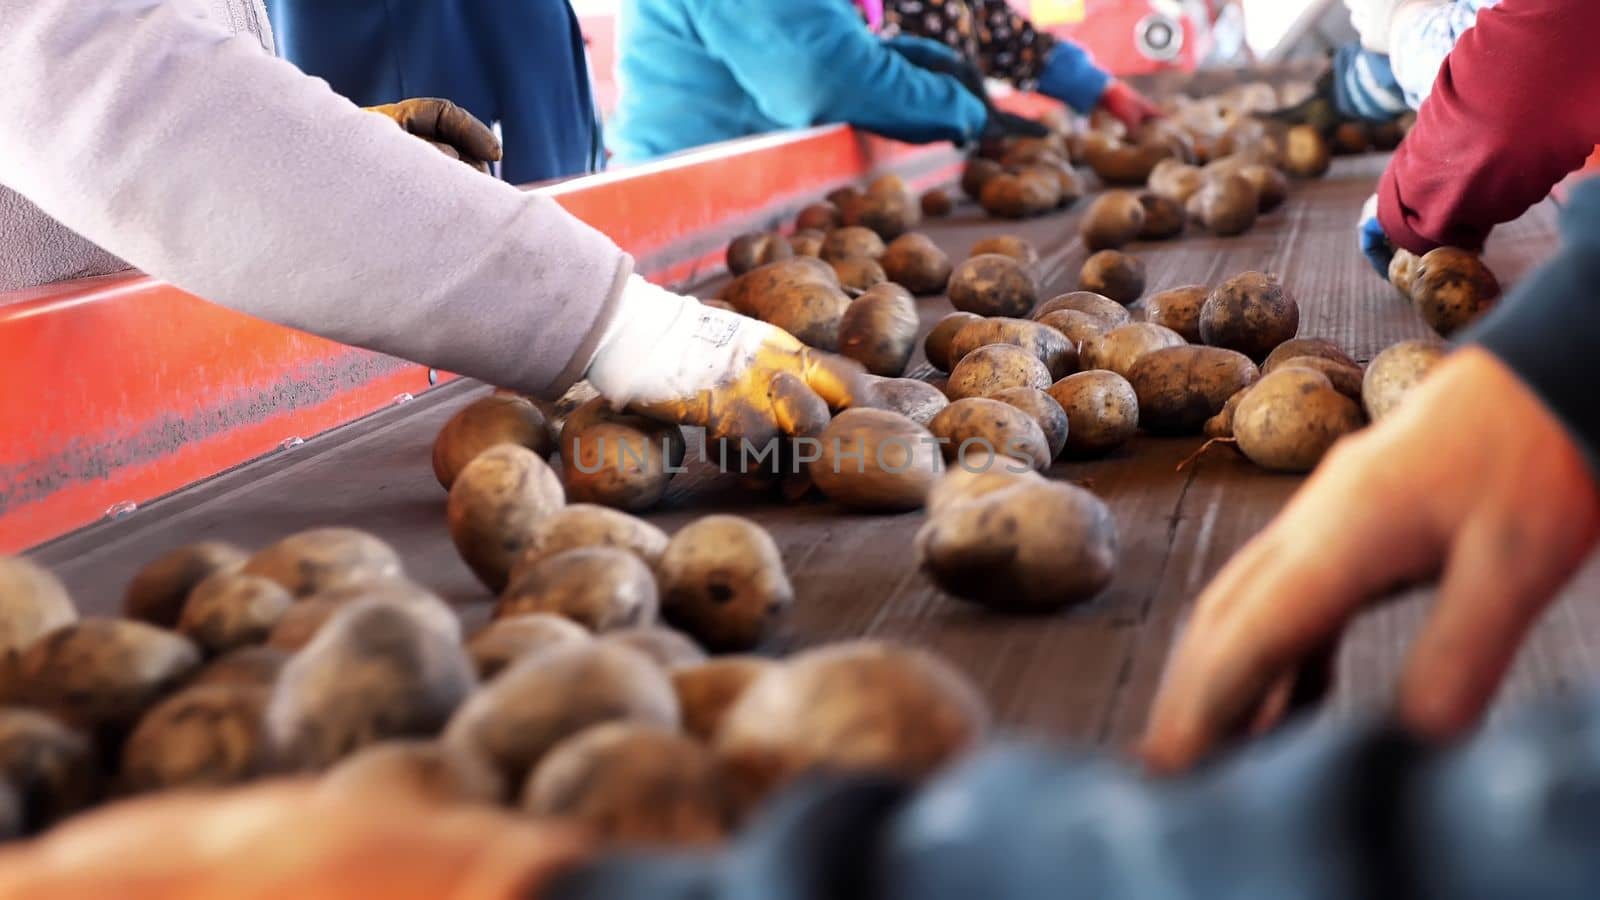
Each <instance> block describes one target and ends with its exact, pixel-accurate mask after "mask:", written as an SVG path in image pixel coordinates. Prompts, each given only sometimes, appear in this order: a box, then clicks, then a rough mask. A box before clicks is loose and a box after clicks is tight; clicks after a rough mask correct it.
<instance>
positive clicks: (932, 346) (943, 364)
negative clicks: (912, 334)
mask: <svg viewBox="0 0 1600 900" xmlns="http://www.w3.org/2000/svg"><path fill="white" fill-rule="evenodd" d="M982 318H983V317H982V316H980V315H977V314H976V313H969V312H953V313H951V314H950V315H948V316H945V317H944V318H942V319H940V320H939V322H938V324H936V325H934V326H933V330H932V331H929V332H928V336H927V337H926V338H924V339H923V341H922V353H923V355H924V356H926V357H927V358H928V365H930V366H933V367H934V368H935V369H938V370H939V371H941V372H948V371H950V369H951V368H953V367H954V366H955V360H952V359H951V358H950V344H951V342H953V341H954V340H955V338H956V334H957V333H959V332H960V331H961V329H962V328H963V327H964V326H965V325H966V324H967V323H969V322H977V321H981V320H982Z"/></svg>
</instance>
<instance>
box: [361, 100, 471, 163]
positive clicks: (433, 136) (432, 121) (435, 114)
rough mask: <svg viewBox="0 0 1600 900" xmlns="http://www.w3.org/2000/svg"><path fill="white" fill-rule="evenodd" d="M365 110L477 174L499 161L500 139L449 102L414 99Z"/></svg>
mask: <svg viewBox="0 0 1600 900" xmlns="http://www.w3.org/2000/svg"><path fill="white" fill-rule="evenodd" d="M367 111H368V112H375V113H378V114H380V115H384V116H387V117H389V118H390V119H393V120H394V122H395V124H396V125H399V126H400V127H401V128H402V129H404V130H405V132H406V133H407V134H412V135H416V136H417V137H419V138H421V139H422V140H425V141H427V142H428V143H430V144H432V145H433V146H434V147H435V148H437V149H438V150H439V152H441V153H443V154H444V155H446V156H448V157H450V158H451V159H459V160H461V161H462V162H464V163H466V164H467V165H469V166H472V167H473V168H474V169H477V170H479V171H480V172H487V171H489V163H491V162H496V161H498V160H499V159H500V139H499V138H497V137H495V136H494V131H493V130H491V129H490V128H489V126H487V125H485V124H483V123H482V122H480V121H478V118H477V117H476V116H474V115H473V114H472V113H469V112H467V111H466V110H464V109H462V108H461V107H459V106H457V105H455V104H454V103H451V102H450V101H449V100H440V99H437V98H434V97H418V98H414V99H411V100H401V101H400V102H399V103H385V104H384V105H382V106H369V107H367Z"/></svg>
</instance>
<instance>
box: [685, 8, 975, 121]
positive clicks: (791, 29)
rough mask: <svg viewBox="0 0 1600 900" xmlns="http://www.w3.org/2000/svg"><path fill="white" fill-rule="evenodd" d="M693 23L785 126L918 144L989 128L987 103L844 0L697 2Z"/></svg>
mask: <svg viewBox="0 0 1600 900" xmlns="http://www.w3.org/2000/svg"><path fill="white" fill-rule="evenodd" d="M694 20H695V25H696V27H697V28H698V30H699V32H700V36H701V38H702V39H703V40H704V41H705V44H706V46H707V48H708V49H710V50H711V51H712V52H713V53H714V54H716V56H717V57H718V58H719V59H720V60H722V61H723V63H724V64H725V65H727V66H728V68H729V70H730V71H731V72H732V74H733V77H734V78H735V79H736V80H737V81H738V82H739V84H740V85H741V86H743V87H744V89H745V90H746V91H747V92H748V93H749V94H750V95H751V96H752V97H753V98H754V99H755V102H756V105H757V106H758V107H759V108H760V109H761V111H762V113H764V114H765V115H767V116H768V117H770V118H771V119H772V120H774V121H776V122H779V123H782V124H783V125H785V126H787V127H791V128H801V127H806V126H810V125H820V124H825V123H831V122H845V123H849V124H851V125H854V126H857V127H859V128H862V129H865V130H867V131H871V132H874V133H877V134H882V135H885V136H888V137H892V138H896V139H898V140H903V141H909V142H912V143H929V142H932V141H957V142H965V141H970V140H973V139H975V138H977V137H978V136H979V135H980V134H981V133H982V132H983V128H984V125H985V123H986V120H987V118H988V112H987V111H986V110H985V108H984V105H983V103H982V102H981V101H979V100H978V99H977V98H976V97H974V96H972V94H971V93H969V92H968V91H967V90H966V89H965V88H963V87H962V86H961V84H960V83H959V82H958V81H956V80H955V79H954V78H951V77H949V76H947V75H939V74H935V73H933V72H928V71H925V70H923V69H920V68H918V67H917V66H915V65H912V64H911V63H910V62H909V61H907V60H906V59H905V58H904V57H903V56H901V55H900V54H899V53H897V52H895V51H894V50H892V49H890V48H889V47H888V46H886V45H885V44H884V43H883V42H882V41H880V40H878V38H876V37H875V36H873V35H872V33H871V32H869V31H868V30H867V29H866V27H865V26H863V25H862V23H861V19H860V18H859V17H858V16H857V15H856V14H855V12H854V10H853V9H852V7H851V5H850V4H848V3H841V2H839V0H748V2H740V3H727V2H722V0H700V2H698V3H697V4H696V6H695V16H694Z"/></svg>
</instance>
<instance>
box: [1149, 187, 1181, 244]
mask: <svg viewBox="0 0 1600 900" xmlns="http://www.w3.org/2000/svg"><path fill="white" fill-rule="evenodd" d="M1139 205H1140V206H1143V207H1144V227H1143V228H1142V229H1140V231H1139V237H1140V238H1141V239H1143V240H1147V241H1161V240H1166V239H1167V238H1171V237H1177V236H1178V235H1180V234H1182V233H1183V226H1184V224H1185V223H1186V222H1187V219H1188V214H1187V213H1186V212H1184V208H1183V204H1181V203H1179V202H1178V201H1176V200H1172V199H1170V198H1167V197H1163V196H1161V195H1160V194H1154V193H1151V192H1150V191H1144V192H1142V193H1140V194H1139Z"/></svg>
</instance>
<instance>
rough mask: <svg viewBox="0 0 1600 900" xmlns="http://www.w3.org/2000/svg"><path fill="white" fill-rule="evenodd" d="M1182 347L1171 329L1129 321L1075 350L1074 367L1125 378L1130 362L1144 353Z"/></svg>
mask: <svg viewBox="0 0 1600 900" xmlns="http://www.w3.org/2000/svg"><path fill="white" fill-rule="evenodd" d="M1183 345H1184V340H1183V335H1180V334H1178V333H1177V332H1176V331H1173V330H1172V329H1171V328H1167V327H1165V326H1162V325H1157V324H1155V323H1153V322H1133V323H1130V324H1128V325H1123V326H1121V327H1119V328H1113V329H1111V330H1110V331H1108V332H1106V333H1105V334H1104V335H1102V336H1101V337H1099V338H1096V339H1094V340H1092V341H1085V342H1084V344H1083V346H1082V347H1081V348H1079V351H1078V364H1079V367H1080V368H1082V369H1085V370H1088V369H1108V370H1110V371H1112V372H1115V373H1117V374H1118V375H1121V376H1122V377H1123V378H1127V377H1128V373H1129V372H1131V371H1132V370H1133V365H1134V363H1136V362H1138V361H1139V359H1140V357H1142V356H1144V355H1145V354H1147V353H1153V352H1155V351H1157V350H1160V349H1162V348H1163V347H1181V346H1183Z"/></svg>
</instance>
